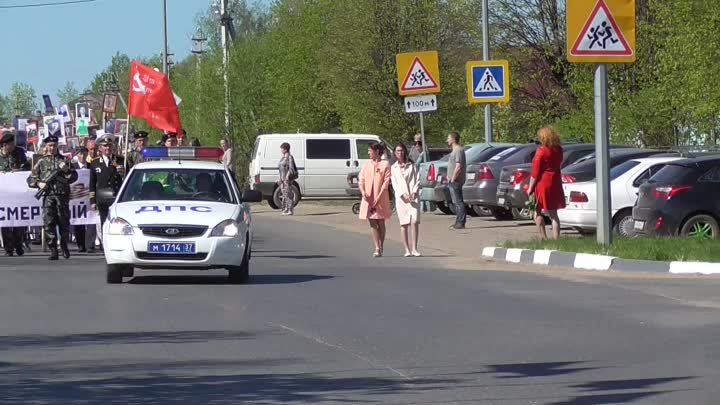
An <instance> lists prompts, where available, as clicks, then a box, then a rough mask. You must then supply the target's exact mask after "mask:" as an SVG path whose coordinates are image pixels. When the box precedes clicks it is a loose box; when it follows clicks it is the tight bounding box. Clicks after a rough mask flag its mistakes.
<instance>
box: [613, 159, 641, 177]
mask: <svg viewBox="0 0 720 405" xmlns="http://www.w3.org/2000/svg"><path fill="white" fill-rule="evenodd" d="M639 164H640V162H638V161H637V160H628V161H627V162H625V163H621V164H619V165H617V166H615V167H613V168H612V169H610V180H615V179H617V178H618V177H620V176H622V175H623V174H625V173H627V171H628V170H630V169H632V168H633V167H635V166H637V165H639Z"/></svg>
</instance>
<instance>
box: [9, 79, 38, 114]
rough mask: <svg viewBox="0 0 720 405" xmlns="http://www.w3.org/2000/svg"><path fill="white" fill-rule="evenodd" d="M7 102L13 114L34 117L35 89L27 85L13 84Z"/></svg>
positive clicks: (35, 105) (35, 106)
mask: <svg viewBox="0 0 720 405" xmlns="http://www.w3.org/2000/svg"><path fill="white" fill-rule="evenodd" d="M8 102H9V104H10V110H11V112H12V113H13V114H18V115H21V116H30V115H35V112H36V111H37V106H38V104H37V94H35V89H34V88H33V87H32V86H30V85H29V84H27V83H18V82H15V83H13V84H12V86H11V87H10V95H9V96H8Z"/></svg>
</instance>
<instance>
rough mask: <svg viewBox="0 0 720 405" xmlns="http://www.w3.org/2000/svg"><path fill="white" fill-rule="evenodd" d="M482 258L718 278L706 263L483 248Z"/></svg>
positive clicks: (714, 266)
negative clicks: (702, 275)
mask: <svg viewBox="0 0 720 405" xmlns="http://www.w3.org/2000/svg"><path fill="white" fill-rule="evenodd" d="M482 255H483V256H484V257H488V258H493V259H497V260H504V261H508V262H512V263H528V264H538V265H544V266H556V267H570V268H576V269H582V270H596V271H608V270H611V271H623V272H644V273H668V272H669V273H672V274H704V275H711V274H720V263H706V262H653V261H648V260H627V259H618V258H615V257H611V256H603V255H592V254H587V253H566V252H559V251H555V250H529V249H505V248H498V247H486V248H483V253H482Z"/></svg>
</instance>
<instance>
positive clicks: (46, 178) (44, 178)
mask: <svg viewBox="0 0 720 405" xmlns="http://www.w3.org/2000/svg"><path fill="white" fill-rule="evenodd" d="M43 143H44V144H45V155H43V157H42V158H40V160H39V161H38V162H37V163H36V164H35V166H33V168H32V173H31V174H30V177H28V185H29V186H30V187H32V188H39V189H41V190H44V191H45V193H46V194H45V196H44V197H43V224H44V228H45V234H46V235H47V240H48V247H49V248H50V257H49V259H50V260H57V259H58V249H57V241H58V235H57V229H56V228H60V248H61V249H62V252H63V256H64V257H65V258H66V259H69V258H70V250H68V247H67V242H68V239H69V236H70V185H71V184H72V183H74V182H75V181H77V178H78V174H77V172H76V171H75V169H74V168H73V167H72V165H71V164H70V162H68V161H66V160H65V158H64V157H63V156H62V155H61V154H60V153H59V152H58V148H57V145H58V137H57V135H50V136H48V137H47V138H45V139H44V140H43Z"/></svg>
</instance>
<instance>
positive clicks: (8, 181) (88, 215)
mask: <svg viewBox="0 0 720 405" xmlns="http://www.w3.org/2000/svg"><path fill="white" fill-rule="evenodd" d="M29 175H30V172H14V173H0V190H2V198H1V199H0V228H2V227H13V226H42V224H43V217H42V200H40V201H38V200H36V199H35V193H37V191H38V190H37V189H34V188H29V187H28V185H27V178H28V176H29ZM89 184H90V171H89V170H87V169H83V170H78V180H77V181H76V182H75V183H73V184H71V185H70V198H71V199H70V224H71V225H88V224H95V223H99V222H100V221H99V218H100V216H99V215H97V211H92V210H91V209H90V189H89V187H88V185H89Z"/></svg>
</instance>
